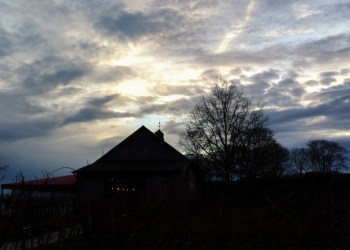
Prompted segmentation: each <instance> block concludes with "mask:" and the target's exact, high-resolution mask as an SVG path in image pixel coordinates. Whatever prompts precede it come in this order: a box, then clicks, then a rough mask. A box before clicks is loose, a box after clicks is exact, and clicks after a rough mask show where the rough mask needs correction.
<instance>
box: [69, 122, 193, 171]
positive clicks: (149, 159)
mask: <svg viewBox="0 0 350 250" xmlns="http://www.w3.org/2000/svg"><path fill="white" fill-rule="evenodd" d="M189 163H190V161H189V160H188V159H187V158H186V157H185V156H184V155H182V154H181V153H180V152H179V151H177V150H176V149H175V148H173V147H172V146H170V145H169V144H168V143H166V142H165V141H164V140H162V139H161V138H159V137H158V136H157V135H155V134H154V133H153V132H151V131H150V130H149V129H147V128H146V127H145V126H142V127H140V128H139V129H138V130H136V131H135V132H134V133H132V134H131V135H130V136H128V137H127V138H126V139H124V140H123V141H122V142H121V143H119V144H118V145H117V146H115V147H114V148H112V149H111V150H110V151H108V152H107V153H106V154H105V155H103V156H102V157H101V158H99V159H98V160H96V161H95V162H94V163H92V164H90V165H88V166H86V167H83V168H80V169H78V170H76V171H75V172H76V173H77V174H79V173H87V172H135V171H138V172H169V171H182V170H184V169H185V168H186V167H187V166H188V165H189Z"/></svg>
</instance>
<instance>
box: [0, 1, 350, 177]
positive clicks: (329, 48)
mask: <svg viewBox="0 0 350 250" xmlns="http://www.w3.org/2000/svg"><path fill="white" fill-rule="evenodd" d="M349 59H350V1H345V0H343V1H342V0H333V1H329V0H302V1H294V0H250V1H248V0H232V1H217V0H208V1H195V0H193V1H188V0H178V1H165V0H161V1H160V0H159V1H130V0H126V1H112V0H111V1H109V0H103V1H102V0H101V1H97V0H96V1H94V0H74V1H68V0H67V1H65V0H42V1H34V0H33V1H30V0H22V1H21V0H12V1H6V0H0V114H1V116H0V164H1V165H10V168H11V169H12V172H11V174H10V175H13V173H15V172H17V171H22V172H24V173H25V175H26V178H28V179H30V178H32V177H33V175H40V171H41V170H47V171H53V170H55V169H57V168H60V167H63V166H64V167H70V168H74V169H77V168H80V167H82V166H84V165H86V163H87V162H89V163H92V162H93V161H95V160H96V159H97V158H98V157H100V156H101V155H102V154H103V153H104V152H106V151H108V150H109V149H110V148H111V147H112V146H114V145H116V144H117V143H118V142H120V141H121V140H122V139H123V138H125V137H126V136H128V135H129V134H130V133H132V132H133V131H134V130H136V129H137V128H139V127H140V126H141V125H145V126H146V127H148V128H149V129H150V130H153V131H156V130H157V129H158V122H159V121H160V122H161V129H162V131H163V132H164V133H165V139H166V141H168V142H169V143H170V144H171V145H173V146H174V147H177V141H178V135H179V133H181V132H183V130H184V123H185V121H186V116H187V114H188V113H189V112H190V110H191V109H192V108H193V106H194V104H195V103H196V102H197V100H198V98H199V97H200V96H201V95H203V94H205V93H206V92H207V91H208V90H209V89H210V86H211V83H212V82H213V81H214V80H215V79H217V77H218V76H223V77H225V78H226V79H235V80H236V82H237V84H239V85H241V86H243V88H244V91H245V93H246V95H247V96H249V97H251V98H253V100H254V101H256V102H259V103H261V104H264V105H265V109H266V113H267V114H268V115H269V118H270V127H271V128H272V129H273V130H274V131H275V133H276V138H277V140H278V141H279V142H280V143H282V145H284V146H286V147H294V146H304V145H305V143H306V141H307V140H309V139H318V138H324V139H329V140H334V141H337V142H340V143H341V144H342V145H343V146H344V147H346V148H347V149H348V150H349V151H350V129H349V127H350V64H349V61H350V60H349ZM61 174H62V173H61ZM8 177H11V178H12V177H13V176H8Z"/></svg>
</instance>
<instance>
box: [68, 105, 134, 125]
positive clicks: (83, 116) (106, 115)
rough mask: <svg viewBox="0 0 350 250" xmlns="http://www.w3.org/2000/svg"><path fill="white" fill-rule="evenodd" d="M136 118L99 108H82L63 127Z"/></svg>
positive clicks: (130, 114) (129, 114)
mask: <svg viewBox="0 0 350 250" xmlns="http://www.w3.org/2000/svg"><path fill="white" fill-rule="evenodd" d="M125 117H135V114H133V113H130V112H114V111H103V110H101V109H98V108H90V107H89V108H82V109H80V110H79V111H78V112H77V113H76V114H74V115H72V116H69V117H67V118H66V119H65V120H64V122H63V123H62V125H67V124H71V123H77V122H88V121H93V120H104V119H111V118H125Z"/></svg>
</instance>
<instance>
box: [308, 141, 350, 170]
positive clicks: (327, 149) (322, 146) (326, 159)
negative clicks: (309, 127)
mask: <svg viewBox="0 0 350 250" xmlns="http://www.w3.org/2000/svg"><path fill="white" fill-rule="evenodd" d="M347 153H348V152H347V150H346V149H345V148H343V147H342V146H341V145H340V144H339V143H337V142H333V141H327V140H311V141H309V142H308V143H307V160H308V165H309V168H310V170H312V171H315V172H323V173H327V172H339V170H342V169H347V165H346V161H347V159H348V158H347V157H346V154H347Z"/></svg>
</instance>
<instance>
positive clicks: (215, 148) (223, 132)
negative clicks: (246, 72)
mask: <svg viewBox="0 0 350 250" xmlns="http://www.w3.org/2000/svg"><path fill="white" fill-rule="evenodd" d="M267 120H268V119H267V116H266V115H265V114H264V112H263V109H262V107H261V106H259V105H254V104H253V103H252V101H251V100H250V99H249V98H248V97H246V96H245V95H244V93H243V91H242V90H241V89H239V88H238V87H237V86H236V85H235V84H234V81H228V80H224V79H219V80H217V81H216V82H215V84H214V86H213V88H212V89H211V91H210V93H209V94H207V95H206V96H203V97H202V99H201V100H200V102H199V103H198V104H197V105H196V106H195V107H194V109H193V110H192V111H191V112H190V114H189V117H188V123H187V125H186V131H185V133H184V134H183V135H182V136H181V138H180V143H179V144H180V146H182V147H183V148H184V149H185V151H186V154H187V155H191V156H192V157H193V158H195V159H200V160H201V161H202V162H206V165H209V166H210V167H211V169H213V170H215V171H216V173H217V174H222V175H223V176H224V178H225V180H226V181H230V180H231V179H232V176H233V175H236V176H237V175H239V174H240V172H241V167H244V166H245V165H247V164H248V163H247V162H245V163H244V158H245V157H247V155H249V153H251V150H253V149H255V148H258V146H259V143H260V144H262V143H263V141H262V140H261V138H265V139H266V138H270V139H269V141H271V140H273V137H272V136H273V133H272V131H271V130H269V129H267V127H266V126H267ZM271 138H272V139H271ZM243 152H244V153H243ZM248 152H249V153H248Z"/></svg>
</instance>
